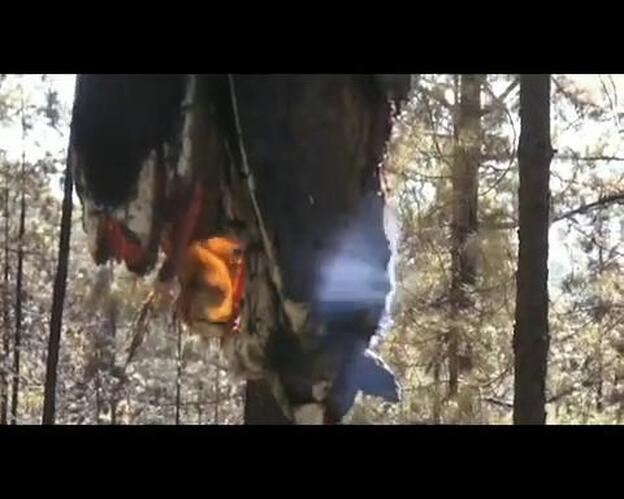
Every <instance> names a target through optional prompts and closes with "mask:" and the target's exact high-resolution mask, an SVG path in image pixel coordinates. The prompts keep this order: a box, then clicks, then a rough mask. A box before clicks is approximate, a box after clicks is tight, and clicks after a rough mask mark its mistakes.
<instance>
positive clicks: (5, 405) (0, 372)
mask: <svg viewBox="0 0 624 499" xmlns="http://www.w3.org/2000/svg"><path fill="white" fill-rule="evenodd" d="M9 265H10V262H9V186H8V183H7V186H6V188H5V193H4V276H3V287H2V329H3V331H2V359H0V360H1V363H0V376H1V378H0V424H3V425H5V424H7V420H8V417H7V416H8V410H9V370H8V358H9V336H10V334H11V325H10V321H9Z"/></svg>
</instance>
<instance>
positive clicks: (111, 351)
mask: <svg viewBox="0 0 624 499" xmlns="http://www.w3.org/2000/svg"><path fill="white" fill-rule="evenodd" d="M106 313H107V316H108V317H107V318H106V321H107V326H108V341H107V342H106V349H107V351H106V362H107V364H108V373H109V375H110V379H111V381H112V384H111V388H110V411H111V425H116V424H117V405H118V404H119V397H120V393H119V392H120V388H121V387H120V384H119V383H117V382H116V381H114V380H115V379H116V378H115V375H114V371H115V360H116V357H117V355H116V354H117V344H116V336H117V313H118V311H117V300H116V298H115V296H111V297H109V302H108V309H107V311H106Z"/></svg>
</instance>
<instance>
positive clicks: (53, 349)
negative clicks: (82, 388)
mask: <svg viewBox="0 0 624 499" xmlns="http://www.w3.org/2000/svg"><path fill="white" fill-rule="evenodd" d="M72 192H73V179H72V169H71V166H70V162H69V161H67V165H66V167H65V185H64V193H63V211H62V214H61V234H60V238H59V251H58V264H57V268H56V277H55V279H54V293H53V296H52V313H51V316H50V337H49V339H48V358H47V362H46V378H45V390H44V396H43V397H44V399H43V419H42V423H43V424H54V416H55V406H56V375H57V367H58V355H59V347H60V343H61V326H62V323H63V304H64V301H65V288H66V284H67V267H68V262H69V241H70V235H71V219H72V209H73V200H72Z"/></svg>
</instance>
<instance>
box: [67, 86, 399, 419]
mask: <svg viewBox="0 0 624 499" xmlns="http://www.w3.org/2000/svg"><path fill="white" fill-rule="evenodd" d="M408 84H409V77H407V76H405V77H402V76H392V75H244V76H237V75H236V76H235V75H172V76H166V77H165V76H158V75H141V76H131V75H114V76H106V75H104V76H101V75H100V76H96V75H87V76H85V75H82V76H81V77H80V78H79V83H78V91H77V96H76V106H75V111H74V119H73V122H72V133H73V134H74V137H75V139H74V141H73V142H72V146H71V148H72V152H73V153H74V154H73V157H74V158H75V162H74V168H75V170H76V182H77V190H78V193H79V195H80V197H81V200H82V202H83V205H85V210H83V221H84V224H85V228H86V229H87V232H88V233H89V232H90V233H91V234H93V235H94V237H93V238H92V240H93V241H95V247H94V257H95V259H96V261H97V262H98V263H103V262H106V261H108V260H109V259H111V258H116V259H118V260H120V261H121V260H123V261H125V262H126V265H127V266H128V268H129V269H131V270H132V271H134V272H136V273H139V274H142V273H145V272H146V271H147V270H149V269H150V268H151V267H153V264H154V262H155V260H156V258H155V255H156V253H157V249H158V241H160V240H161V237H160V234H161V232H163V233H164V234H165V235H166V236H167V237H169V240H168V243H167V245H166V248H164V250H165V253H166V254H167V256H168V259H167V261H166V262H165V265H164V266H163V268H162V269H161V271H160V273H159V279H160V280H161V281H162V282H164V283H166V282H168V280H170V279H171V278H172V277H174V276H180V275H183V276H186V277H188V271H189V269H192V268H194V267H192V266H188V265H187V264H188V262H185V260H184V258H185V257H184V255H185V254H186V255H189V253H188V251H186V249H187V248H189V247H192V248H193V251H195V253H194V254H197V255H200V254H202V252H203V254H204V256H205V257H206V258H208V257H210V258H213V257H214V256H215V255H214V254H211V247H213V248H214V245H213V246H211V241H212V242H214V239H211V238H215V237H216V236H218V237H225V238H235V239H236V241H239V242H240V248H241V249H243V254H244V273H243V275H244V293H243V294H242V295H241V298H242V299H241V300H240V306H239V305H238V302H234V305H235V307H234V309H233V310H234V311H235V312H238V317H239V320H238V321H237V325H236V326H235V327H234V328H233V329H232V327H231V325H232V322H228V320H229V319H226V320H224V321H222V322H218V321H216V319H214V316H215V315H214V314H212V312H213V311H214V309H211V308H210V306H209V305H208V298H210V300H212V301H214V300H215V299H217V298H215V297H220V298H218V300H217V301H219V300H220V301H219V303H221V304H223V305H224V306H225V305H228V304H229V303H230V302H232V295H231V293H232V292H235V293H238V290H239V286H238V284H239V283H240V281H239V279H238V278H237V279H236V280H235V281H232V282H230V281H229V280H228V279H225V281H227V282H224V284H223V286H222V287H221V288H220V290H219V293H216V292H215V289H214V280H213V283H212V284H211V282H208V281H203V282H202V281H201V279H197V278H195V277H193V276H192V275H191V277H192V279H186V280H185V281H181V282H183V283H188V287H187V288H186V290H185V293H184V294H183V295H181V296H182V297H183V299H184V300H186V301H187V303H183V305H184V308H183V309H182V311H183V312H185V313H186V316H185V320H186V323H187V325H188V326H189V327H190V328H191V330H195V331H197V332H199V333H200V334H208V335H215V334H217V335H218V336H219V337H220V339H221V344H222V349H223V351H224V353H225V354H226V357H227V358H228V359H229V361H230V367H231V369H233V370H234V371H237V372H239V373H241V374H243V375H244V376H245V378H246V379H248V380H249V386H248V389H247V404H246V412H245V413H246V422H247V423H266V422H269V421H274V422H278V421H279V422H282V421H284V418H285V420H288V421H295V422H321V421H326V422H332V421H339V420H340V419H341V418H342V416H343V415H344V414H345V413H346V412H347V411H348V409H349V408H350V407H351V405H352V403H353V400H354V398H355V395H356V394H357V392H358V391H363V392H365V393H368V394H371V395H376V396H382V397H385V398H387V399H389V400H396V398H397V397H398V388H397V386H396V382H395V380H394V378H393V376H392V374H391V373H390V372H389V371H388V370H387V368H386V367H385V366H384V364H383V362H381V360H380V359H378V358H377V357H376V356H375V355H374V354H373V353H372V352H370V351H369V350H368V345H369V341H370V339H371V337H372V335H373V334H374V333H375V331H376V328H377V324H378V321H379V318H380V316H381V314H382V313H383V311H384V307H385V301H386V296H387V294H388V292H389V290H390V282H389V278H388V275H387V272H386V267H387V265H388V263H389V259H390V250H389V246H388V241H387V240H386V236H385V233H384V227H383V214H384V199H383V195H382V193H381V192H380V179H379V164H380V163H381V160H382V157H383V153H384V149H385V144H386V141H387V140H388V138H389V133H390V125H391V117H392V101H393V100H396V98H397V97H398V96H402V95H404V94H405V93H406V90H407V87H408ZM152 186H153V187H152ZM128 213H133V214H135V215H136V216H133V217H129V216H128V215H127V214H128ZM167 228H169V229H167ZM167 230H168V232H167ZM189 245H191V246H189ZM193 245H194V246H193ZM185 251H186V253H185ZM233 255H234V253H232V254H231V255H229V257H233ZM213 260H214V258H213ZM214 262H215V263H214V266H213V267H211V268H210V269H211V270H212V271H215V272H216V270H215V269H217V267H219V266H223V264H222V263H219V262H217V261H216V260H214ZM195 263H197V260H195ZM185 265H187V266H186V267H185ZM193 265H195V264H193ZM224 268H225V267H224ZM211 275H213V276H215V275H216V274H215V273H214V272H213V274H211ZM224 275H225V274H224ZM237 275H239V274H237ZM236 296H238V295H236ZM223 309H224V310H229V308H228V307H225V308H223ZM228 317H230V316H229V315H228ZM268 394H271V396H270V397H269V395H268ZM277 414H281V415H282V416H283V417H282V418H280V417H278V416H276V415H277Z"/></svg>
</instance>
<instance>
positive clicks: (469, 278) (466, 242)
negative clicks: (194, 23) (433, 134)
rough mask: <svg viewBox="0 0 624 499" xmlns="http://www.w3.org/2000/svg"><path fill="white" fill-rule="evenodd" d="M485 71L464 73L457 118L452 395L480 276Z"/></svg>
mask: <svg viewBox="0 0 624 499" xmlns="http://www.w3.org/2000/svg"><path fill="white" fill-rule="evenodd" d="M483 79H484V77H483V75H462V76H461V79H460V85H459V86H460V101H459V108H458V113H457V117H456V120H455V140H456V143H455V154H454V164H453V175H452V183H453V212H452V222H451V227H452V248H451V262H452V263H451V295H450V300H451V316H452V322H453V326H452V327H451V330H450V333H449V357H448V358H449V387H448V389H449V396H451V397H452V396H455V395H456V394H457V389H458V384H459V367H460V366H459V347H460V342H461V336H462V334H461V330H460V326H459V325H458V324H457V322H458V319H459V315H460V311H461V310H462V309H465V308H468V307H470V303H471V300H470V296H469V292H468V291H469V290H468V288H469V287H470V286H474V284H475V277H476V267H477V259H476V256H477V254H476V251H475V238H476V235H477V201H478V186H479V183H478V171H479V163H480V159H481V158H480V156H481V87H482V85H483Z"/></svg>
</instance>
